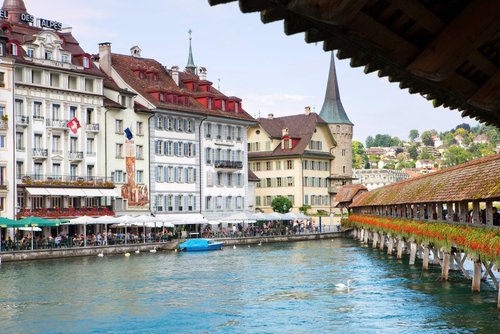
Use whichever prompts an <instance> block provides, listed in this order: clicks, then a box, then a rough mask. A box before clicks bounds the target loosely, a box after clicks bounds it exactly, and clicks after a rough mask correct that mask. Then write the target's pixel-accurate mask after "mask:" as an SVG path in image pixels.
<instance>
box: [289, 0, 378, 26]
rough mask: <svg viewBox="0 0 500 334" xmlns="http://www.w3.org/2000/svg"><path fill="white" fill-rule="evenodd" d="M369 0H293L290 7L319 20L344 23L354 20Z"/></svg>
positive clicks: (337, 23) (336, 23)
mask: <svg viewBox="0 0 500 334" xmlns="http://www.w3.org/2000/svg"><path fill="white" fill-rule="evenodd" d="M368 1H369V0H350V1H345V0H292V1H290V3H289V4H288V9H289V10H291V11H293V12H295V13H297V14H300V15H304V16H307V17H310V18H313V19H315V20H318V21H322V22H325V23H329V24H335V25H342V24H345V23H346V22H349V21H350V20H352V18H353V17H355V16H356V15H357V14H358V12H359V11H360V10H361V9H362V8H363V7H364V6H365V5H366V3H367V2H368Z"/></svg>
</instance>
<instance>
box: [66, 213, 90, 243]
mask: <svg viewBox="0 0 500 334" xmlns="http://www.w3.org/2000/svg"><path fill="white" fill-rule="evenodd" d="M94 221H95V218H94V217H90V216H80V217H78V218H73V219H70V221H69V222H67V223H64V224H63V225H83V236H84V237H83V247H87V224H89V223H93V222H94Z"/></svg>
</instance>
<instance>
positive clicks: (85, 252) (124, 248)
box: [0, 231, 347, 263]
mask: <svg viewBox="0 0 500 334" xmlns="http://www.w3.org/2000/svg"><path fill="white" fill-rule="evenodd" d="M346 233H347V231H339V232H324V233H305V234H290V235H275V236H257V237H240V238H214V240H218V241H223V242H224V245H225V246H234V245H252V244H259V243H262V244H266V243H285V242H297V241H309V240H322V239H332V238H340V237H344V236H345V234H346ZM183 241H185V239H177V240H172V241H166V242H156V243H146V244H141V243H138V244H127V245H108V246H94V247H73V248H65V247H63V248H54V249H40V250H25V251H13V252H1V253H0V263H1V262H15V261H31V260H47V259H55V258H66V257H82V256H97V255H99V254H103V256H113V255H117V256H118V255H124V254H125V253H134V252H136V251H139V252H149V251H151V250H157V251H174V250H175V249H177V245H178V244H179V243H181V242H183Z"/></svg>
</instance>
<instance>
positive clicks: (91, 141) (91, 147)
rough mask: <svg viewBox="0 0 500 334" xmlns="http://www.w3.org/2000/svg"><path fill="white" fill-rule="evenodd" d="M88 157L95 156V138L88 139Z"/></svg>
mask: <svg viewBox="0 0 500 334" xmlns="http://www.w3.org/2000/svg"><path fill="white" fill-rule="evenodd" d="M87 155H95V152H94V138H87Z"/></svg>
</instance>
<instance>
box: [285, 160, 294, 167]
mask: <svg viewBox="0 0 500 334" xmlns="http://www.w3.org/2000/svg"><path fill="white" fill-rule="evenodd" d="M286 169H293V160H287V161H286Z"/></svg>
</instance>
